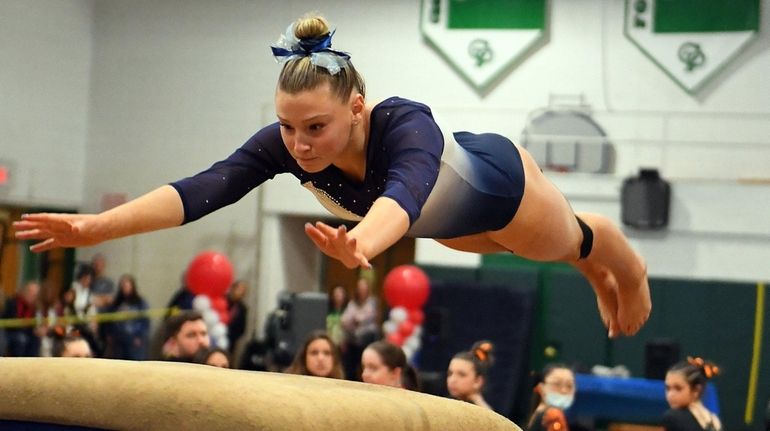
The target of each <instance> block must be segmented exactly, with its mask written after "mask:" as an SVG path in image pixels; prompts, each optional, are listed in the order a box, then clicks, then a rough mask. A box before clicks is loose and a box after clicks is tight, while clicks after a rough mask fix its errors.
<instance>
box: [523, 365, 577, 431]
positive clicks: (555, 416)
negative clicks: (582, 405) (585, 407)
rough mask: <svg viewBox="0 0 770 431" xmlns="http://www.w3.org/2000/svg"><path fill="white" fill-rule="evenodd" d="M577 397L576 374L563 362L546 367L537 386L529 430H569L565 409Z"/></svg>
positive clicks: (528, 425)
mask: <svg viewBox="0 0 770 431" xmlns="http://www.w3.org/2000/svg"><path fill="white" fill-rule="evenodd" d="M574 399H575V374H574V373H573V372H572V370H571V369H570V368H568V367H567V366H566V365H563V364H551V365H548V366H546V367H545V369H544V370H543V373H542V375H541V379H540V382H539V383H538V384H537V386H536V387H535V400H534V402H533V406H535V409H534V411H533V412H532V416H531V417H530V419H529V422H528V424H527V430H528V431H568V430H569V426H568V425H567V419H566V417H565V415H564V410H567V409H568V408H569V407H570V406H571V405H572V402H573V401H574Z"/></svg>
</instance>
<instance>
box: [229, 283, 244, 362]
mask: <svg viewBox="0 0 770 431" xmlns="http://www.w3.org/2000/svg"><path fill="white" fill-rule="evenodd" d="M248 288H249V286H248V284H246V282H245V281H243V280H236V281H235V282H234V283H233V284H232V286H230V289H229V290H228V291H227V310H228V313H229V315H230V322H228V324H227V339H228V341H229V344H228V346H229V347H228V349H229V350H230V353H231V354H232V353H233V352H235V347H236V345H237V344H238V341H239V340H240V339H241V337H242V336H243V333H244V332H246V322H247V319H248V314H249V307H247V306H246V303H245V302H244V298H245V297H246V292H247V290H248Z"/></svg>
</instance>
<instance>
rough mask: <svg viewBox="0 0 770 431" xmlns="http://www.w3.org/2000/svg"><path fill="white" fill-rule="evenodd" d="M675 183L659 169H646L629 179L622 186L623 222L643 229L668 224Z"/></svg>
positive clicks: (658, 227) (662, 226)
mask: <svg viewBox="0 0 770 431" xmlns="http://www.w3.org/2000/svg"><path fill="white" fill-rule="evenodd" d="M670 201H671V186H670V185H669V183H668V182H667V181H666V180H664V179H663V178H661V177H660V174H658V170H657V169H642V170H641V171H640V172H639V176H637V177H631V178H626V180H625V181H623V187H622V189H621V212H622V220H623V223H624V224H626V225H628V226H633V227H635V228H639V229H661V228H664V227H666V226H667V225H668V209H669V204H670Z"/></svg>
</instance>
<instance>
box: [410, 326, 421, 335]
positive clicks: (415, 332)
mask: <svg viewBox="0 0 770 431" xmlns="http://www.w3.org/2000/svg"><path fill="white" fill-rule="evenodd" d="M412 335H413V336H415V337H417V338H420V337H422V325H417V326H415V327H414V330H412Z"/></svg>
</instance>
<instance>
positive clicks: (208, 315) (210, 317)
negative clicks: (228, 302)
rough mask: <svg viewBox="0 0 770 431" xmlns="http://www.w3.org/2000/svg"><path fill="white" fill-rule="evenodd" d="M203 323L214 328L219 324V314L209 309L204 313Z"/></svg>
mask: <svg viewBox="0 0 770 431" xmlns="http://www.w3.org/2000/svg"><path fill="white" fill-rule="evenodd" d="M203 321H204V322H206V326H208V327H209V328H212V327H213V326H214V325H216V324H217V323H219V314H217V312H216V311H214V310H212V309H208V310H206V311H204V312H203Z"/></svg>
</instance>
